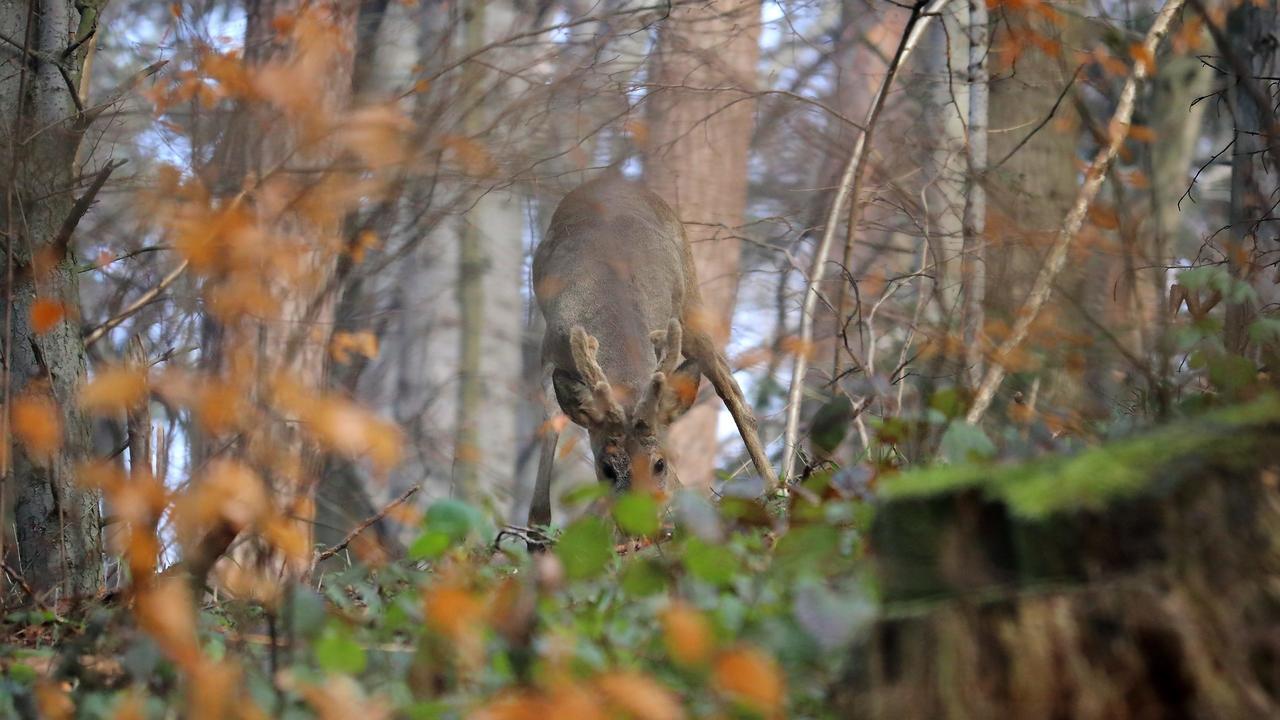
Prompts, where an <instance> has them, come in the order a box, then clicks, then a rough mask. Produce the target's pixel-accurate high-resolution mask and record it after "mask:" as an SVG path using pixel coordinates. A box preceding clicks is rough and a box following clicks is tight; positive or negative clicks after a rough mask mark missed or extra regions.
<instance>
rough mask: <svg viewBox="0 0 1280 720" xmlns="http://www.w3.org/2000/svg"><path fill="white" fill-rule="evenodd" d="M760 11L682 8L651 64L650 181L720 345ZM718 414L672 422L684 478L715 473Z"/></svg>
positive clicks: (699, 412)
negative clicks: (673, 224)
mask: <svg viewBox="0 0 1280 720" xmlns="http://www.w3.org/2000/svg"><path fill="white" fill-rule="evenodd" d="M759 12H760V8H759V4H758V3H754V2H750V1H749V0H715V1H713V2H708V3H705V4H698V5H678V6H676V7H675V8H673V9H672V11H671V15H670V17H669V18H668V19H667V20H666V22H665V24H664V25H663V26H662V27H661V29H660V31H659V39H658V47H657V50H656V51H655V53H654V60H653V69H652V72H653V89H652V91H651V93H650V98H649V104H650V107H649V112H650V122H649V142H650V146H649V149H648V153H647V154H646V157H645V176H646V180H647V181H648V182H649V184H650V185H651V186H652V187H653V190H654V191H655V192H657V193H658V194H660V195H662V196H663V198H664V199H666V200H667V202H669V203H670V204H671V206H672V207H673V208H675V210H676V214H677V215H678V216H679V217H680V219H681V220H683V221H684V222H685V223H686V225H685V229H686V232H687V233H688V235H689V240H690V242H691V243H692V244H693V258H694V264H695V265H696V266H697V271H698V279H699V282H700V284H701V291H702V300H703V306H704V307H706V308H707V309H708V311H709V312H708V315H709V317H707V318H705V321H706V324H707V330H708V331H710V333H711V336H712V338H713V339H714V340H715V341H716V343H717V344H719V345H720V346H722V347H723V346H724V344H725V343H726V342H728V340H729V334H730V325H731V322H732V319H733V307H734V305H735V301H736V297H737V289H738V262H739V258H740V256H741V242H740V240H739V239H738V238H737V237H736V234H737V233H738V232H740V230H739V227H740V226H741V225H742V222H743V217H744V214H745V211H746V199H747V155H748V149H749V144H750V140H751V129H752V125H753V113H754V106H755V101H754V99H752V96H751V93H752V92H753V91H754V90H755V89H756V77H755V64H756V59H757V58H758V56H759V43H758V39H759V32H760V18H759ZM718 416H719V407H718V406H717V405H715V404H709V403H699V404H697V405H695V406H694V408H693V409H692V410H690V411H689V412H688V413H687V414H686V415H685V417H683V418H682V419H681V420H680V421H678V422H677V423H676V424H675V425H674V426H673V427H672V429H671V435H670V437H671V442H670V448H671V452H672V455H673V456H674V457H675V458H676V462H677V463H678V465H677V468H678V473H679V476H680V480H681V482H682V483H683V484H685V485H691V486H694V487H709V486H710V484H711V482H712V481H713V479H714V475H715V467H716V455H717V450H718V442H717V437H716V420H717V417H718ZM763 441H764V442H766V443H767V442H768V440H767V438H766V439H764V440H763Z"/></svg>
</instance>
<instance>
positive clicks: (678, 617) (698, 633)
mask: <svg viewBox="0 0 1280 720" xmlns="http://www.w3.org/2000/svg"><path fill="white" fill-rule="evenodd" d="M662 639H663V641H664V642H665V643H666V646H667V653H668V654H669V655H671V659H672V660H675V661H676V662H677V663H679V664H681V665H685V666H690V665H701V664H703V663H705V662H706V661H707V659H708V658H710V657H711V650H712V646H713V643H714V638H712V636H711V626H710V625H709V624H708V623H707V619H706V617H704V616H703V614H702V613H700V612H698V610H696V609H695V608H693V607H690V606H689V605H686V604H684V603H679V602H677V603H674V604H672V605H671V607H669V608H667V610H666V612H664V613H663V614H662Z"/></svg>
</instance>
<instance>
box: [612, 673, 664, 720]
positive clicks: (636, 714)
mask: <svg viewBox="0 0 1280 720" xmlns="http://www.w3.org/2000/svg"><path fill="white" fill-rule="evenodd" d="M595 686H596V689H597V690H599V691H600V694H601V695H603V696H604V697H605V698H606V699H607V700H608V701H609V704H610V705H612V706H614V707H615V708H617V709H618V710H621V711H623V712H624V713H626V714H627V716H628V717H631V718H634V719H635V720H680V718H683V717H684V709H683V708H682V707H681V706H680V700H679V698H677V697H676V695H675V693H673V692H671V691H670V690H668V689H667V688H666V687H664V686H662V685H660V684H658V681H656V680H654V679H653V678H651V677H649V676H648V675H644V674H642V673H639V672H635V671H626V670H623V671H615V672H611V673H606V674H604V675H601V676H600V677H598V678H596V681H595Z"/></svg>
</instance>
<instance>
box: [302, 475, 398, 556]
mask: <svg viewBox="0 0 1280 720" xmlns="http://www.w3.org/2000/svg"><path fill="white" fill-rule="evenodd" d="M421 489H422V486H421V485H414V486H413V487H411V488H409V489H408V490H405V491H404V492H402V493H400V496H399V497H397V498H396V499H395V500H392V501H391V502H389V503H387V504H386V505H383V506H382V509H381V510H379V511H378V512H376V513H374V514H373V515H371V516H370V517H368V518H366V519H365V520H364V521H363V522H361V523H360V524H359V525H357V526H355V527H353V528H351V532H349V533H347V536H346V537H344V538H342V542H340V543H338V544H337V545H334V546H332V547H328V548H325V549H324V550H321V551H320V553H319V554H317V555H316V564H319V563H321V562H324V561H325V560H328V559H329V558H331V557H333V556H334V555H337V554H338V553H340V552H342V551H343V550H346V549H347V546H348V545H350V544H351V541H352V540H355V539H356V536H358V535H359V534H360V533H362V532H364V531H365V530H368V529H369V526H371V525H373V524H374V523H376V522H378V521H379V520H381V519H382V518H384V517H386V516H387V513H389V512H391V511H392V510H394V509H395V508H396V507H397V506H399V505H403V504H404V502H405V501H406V500H408V499H409V498H411V497H413V495H414V493H416V492H418V491H419V490H421Z"/></svg>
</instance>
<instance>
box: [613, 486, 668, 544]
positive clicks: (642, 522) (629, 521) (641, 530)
mask: <svg viewBox="0 0 1280 720" xmlns="http://www.w3.org/2000/svg"><path fill="white" fill-rule="evenodd" d="M658 510H659V508H658V501H657V500H654V499H653V497H652V496H651V495H648V494H646V493H639V492H631V493H627V494H626V495H623V496H622V497H621V498H619V499H618V502H617V503H616V504H615V505H614V506H613V517H614V519H615V520H617V521H618V527H620V528H622V530H623V531H624V532H626V533H629V534H631V535H648V536H653V535H657V534H658Z"/></svg>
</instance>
